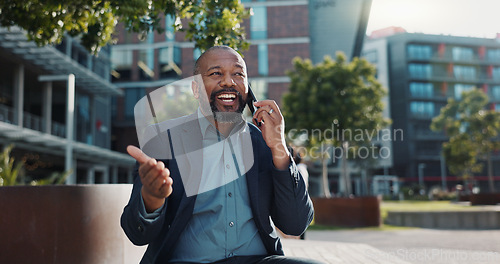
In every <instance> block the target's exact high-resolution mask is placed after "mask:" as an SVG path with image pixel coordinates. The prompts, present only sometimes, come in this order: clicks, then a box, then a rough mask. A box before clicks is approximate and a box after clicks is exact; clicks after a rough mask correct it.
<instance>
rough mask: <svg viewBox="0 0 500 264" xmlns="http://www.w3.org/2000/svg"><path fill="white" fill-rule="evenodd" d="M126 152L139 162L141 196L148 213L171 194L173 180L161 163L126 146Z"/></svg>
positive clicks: (159, 205) (158, 206)
mask: <svg viewBox="0 0 500 264" xmlns="http://www.w3.org/2000/svg"><path fill="white" fill-rule="evenodd" d="M127 152H128V154H130V156H132V157H133V158H134V159H136V160H137V162H139V177H140V179H141V182H142V189H141V195H142V199H143V200H144V206H145V207H146V211H147V212H148V213H151V212H153V211H154V210H156V209H158V208H160V207H161V206H162V205H163V203H164V202H165V198H167V197H168V196H169V195H170V194H171V193H172V183H173V180H172V178H170V171H169V170H168V169H167V168H165V164H163V162H161V161H156V160H155V159H153V158H151V157H148V156H147V155H146V154H144V152H142V150H140V149H139V148H137V147H134V146H128V147H127Z"/></svg>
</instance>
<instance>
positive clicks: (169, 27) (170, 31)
mask: <svg viewBox="0 0 500 264" xmlns="http://www.w3.org/2000/svg"><path fill="white" fill-rule="evenodd" d="M174 22H175V19H174V17H172V15H166V16H165V40H166V41H174V40H175V30H174V26H173V25H174Z"/></svg>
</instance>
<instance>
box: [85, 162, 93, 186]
mask: <svg viewBox="0 0 500 264" xmlns="http://www.w3.org/2000/svg"><path fill="white" fill-rule="evenodd" d="M85 182H86V183H87V184H94V183H95V169H94V167H93V166H91V167H89V168H88V169H87V180H86V181H85Z"/></svg>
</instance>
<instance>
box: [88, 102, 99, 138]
mask: <svg viewBox="0 0 500 264" xmlns="http://www.w3.org/2000/svg"><path fill="white" fill-rule="evenodd" d="M89 112H90V113H89V117H90V135H91V136H92V142H90V144H91V145H96V136H97V133H96V109H95V96H94V95H89Z"/></svg>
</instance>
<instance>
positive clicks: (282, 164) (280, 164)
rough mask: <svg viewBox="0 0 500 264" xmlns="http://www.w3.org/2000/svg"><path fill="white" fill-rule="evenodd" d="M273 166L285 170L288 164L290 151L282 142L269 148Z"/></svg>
mask: <svg viewBox="0 0 500 264" xmlns="http://www.w3.org/2000/svg"><path fill="white" fill-rule="evenodd" d="M271 154H272V156H273V163H274V167H276V169H278V170H285V169H286V168H288V166H290V152H289V151H288V149H287V147H286V146H285V145H284V144H277V145H275V146H274V147H273V148H272V149H271Z"/></svg>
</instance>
